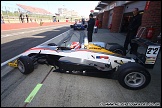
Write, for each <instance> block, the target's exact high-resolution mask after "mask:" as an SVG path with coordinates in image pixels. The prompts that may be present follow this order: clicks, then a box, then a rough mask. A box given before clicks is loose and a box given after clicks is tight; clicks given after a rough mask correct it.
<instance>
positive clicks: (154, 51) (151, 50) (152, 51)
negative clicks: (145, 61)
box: [146, 46, 160, 57]
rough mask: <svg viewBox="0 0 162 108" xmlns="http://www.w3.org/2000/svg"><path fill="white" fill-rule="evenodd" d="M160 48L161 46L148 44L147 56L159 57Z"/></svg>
mask: <svg viewBox="0 0 162 108" xmlns="http://www.w3.org/2000/svg"><path fill="white" fill-rule="evenodd" d="M159 50H160V46H148V48H147V51H146V57H157V55H158V53H159Z"/></svg>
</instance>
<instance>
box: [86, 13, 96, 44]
mask: <svg viewBox="0 0 162 108" xmlns="http://www.w3.org/2000/svg"><path fill="white" fill-rule="evenodd" d="M94 25H95V19H94V18H93V14H90V15H89V21H88V27H87V31H88V32H87V35H88V42H92V34H93V29H94Z"/></svg>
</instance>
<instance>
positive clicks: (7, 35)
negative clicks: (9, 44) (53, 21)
mask: <svg viewBox="0 0 162 108" xmlns="http://www.w3.org/2000/svg"><path fill="white" fill-rule="evenodd" d="M62 26H65V25H60V26H56V27H47V28H43V29H42V28H41V29H37V30H31V31H26V32H18V33H12V34H6V35H1V39H2V38H5V37H10V36H14V35H20V34H24V33H31V32H35V31H42V30H46V29H51V28H58V27H62Z"/></svg>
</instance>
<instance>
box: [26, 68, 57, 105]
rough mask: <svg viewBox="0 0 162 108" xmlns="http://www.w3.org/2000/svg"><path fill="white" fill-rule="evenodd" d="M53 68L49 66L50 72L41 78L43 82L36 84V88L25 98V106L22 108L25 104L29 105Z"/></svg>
mask: <svg viewBox="0 0 162 108" xmlns="http://www.w3.org/2000/svg"><path fill="white" fill-rule="evenodd" d="M53 68H54V66H51V69H50V71H49V72H48V73H47V75H46V76H45V77H44V78H43V80H42V81H41V83H38V84H37V85H36V87H35V88H34V89H33V90H32V92H31V93H30V94H29V96H28V97H27V98H26V100H25V101H24V102H25V105H24V107H26V106H27V104H29V103H30V102H31V101H32V100H33V98H34V97H35V95H36V94H37V93H38V91H39V90H40V88H41V87H42V85H43V82H44V81H45V79H46V78H47V76H48V75H49V74H50V73H51V72H52V70H53Z"/></svg>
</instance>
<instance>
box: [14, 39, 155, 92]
mask: <svg viewBox="0 0 162 108" xmlns="http://www.w3.org/2000/svg"><path fill="white" fill-rule="evenodd" d="M74 44H75V45H74ZM74 44H71V46H72V47H71V46H70V47H69V46H58V45H56V44H55V43H49V44H48V45H42V46H37V47H33V48H30V49H29V50H27V51H25V52H24V53H23V54H22V56H20V57H19V58H18V59H17V65H18V69H19V71H20V72H21V73H22V74H29V73H31V72H33V71H34V67H35V65H37V64H39V63H40V64H48V65H52V66H54V67H55V68H58V70H59V71H60V72H65V73H71V74H76V73H78V72H80V73H81V74H82V75H85V74H86V73H90V72H94V71H95V72H98V73H101V72H103V73H109V72H110V71H113V75H114V76H115V77H116V79H117V80H118V82H119V83H120V84H121V86H123V87H124V88H126V89H130V90H139V89H142V88H145V87H146V86H147V85H148V84H149V83H150V81H151V75H150V73H149V72H148V70H147V69H146V68H145V65H146V64H147V63H148V62H144V64H145V65H142V63H143V62H141V60H138V59H135V58H132V57H128V56H126V51H125V49H124V48H123V46H121V45H118V44H110V43H104V42H88V41H87V38H85V39H84V43H82V44H80V43H79V42H74ZM75 46H76V47H75ZM148 52H149V53H150V52H151V51H150V49H149V50H148ZM145 61H146V59H145ZM148 65H152V64H148Z"/></svg>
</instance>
